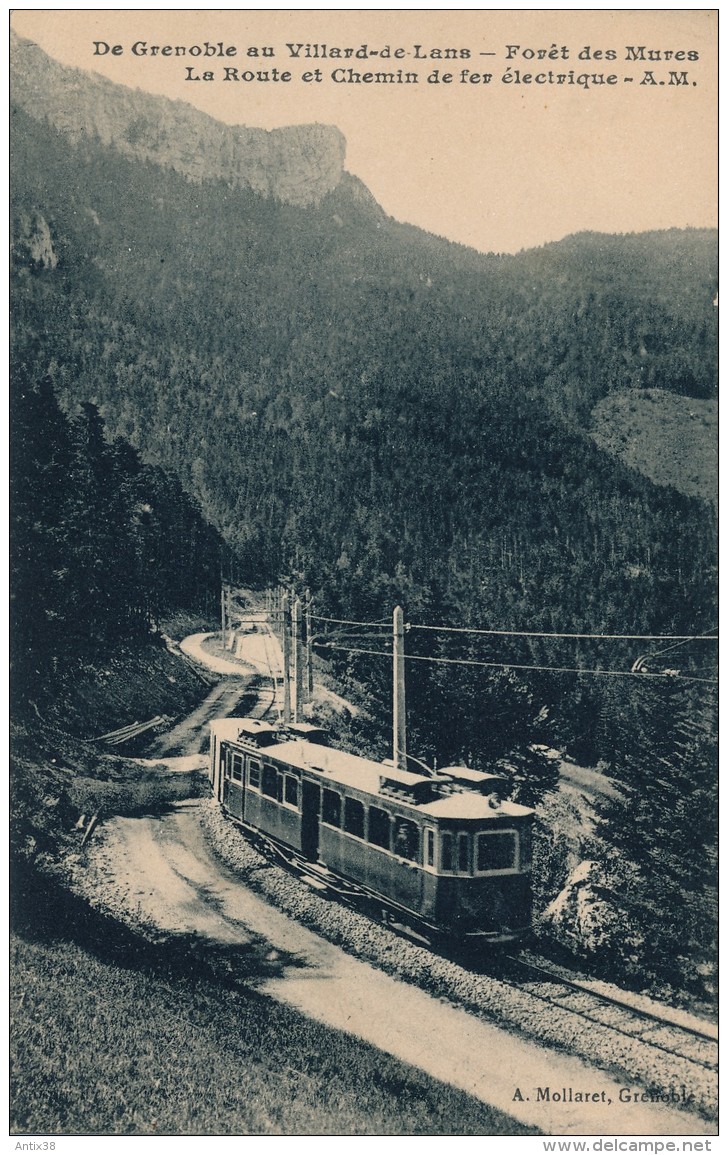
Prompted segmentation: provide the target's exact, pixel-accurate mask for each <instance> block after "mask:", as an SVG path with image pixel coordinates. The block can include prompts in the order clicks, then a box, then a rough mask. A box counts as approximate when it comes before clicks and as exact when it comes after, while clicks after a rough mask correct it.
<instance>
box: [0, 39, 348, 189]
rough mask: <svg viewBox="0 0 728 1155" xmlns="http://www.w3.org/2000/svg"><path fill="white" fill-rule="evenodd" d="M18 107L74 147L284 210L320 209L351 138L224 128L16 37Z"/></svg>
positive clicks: (327, 132)
mask: <svg viewBox="0 0 728 1155" xmlns="http://www.w3.org/2000/svg"><path fill="white" fill-rule="evenodd" d="M10 82H11V92H12V97H11V103H12V104H14V105H15V106H16V107H20V108H22V109H23V110H24V111H25V112H27V113H28V115H29V116H31V117H32V118H33V119H34V120H39V121H42V120H46V121H47V122H48V123H49V124H51V125H53V126H54V127H55V128H57V129H59V130H60V131H61V132H63V133H64V134H65V135H66V136H67V137H69V138H70V140H71V141H72V142H74V143H79V141H81V140H83V139H84V138H85V137H91V138H94V137H95V138H97V139H98V140H99V142H100V143H102V144H105V145H112V146H113V147H115V148H116V149H118V151H119V152H121V153H122V154H123V155H126V156H129V157H134V158H137V159H139V160H146V161H151V162H152V163H154V164H158V165H159V166H160V167H162V168H167V169H173V170H175V171H177V172H181V173H183V174H184V175H185V176H187V177H188V179H190V180H192V181H195V182H196V183H201V182H203V181H212V180H222V181H224V182H225V183H226V184H228V185H229V187H230V188H233V189H236V188H249V189H251V190H252V191H254V192H256V193H258V194H259V195H261V196H264V197H272V198H274V199H276V200H279V201H281V202H282V203H284V204H291V205H300V206H307V205H311V204H317V203H318V202H319V201H321V199H322V198H323V197H324V196H326V194H327V193H329V192H331V191H333V190H334V189H335V188H336V187H337V186H338V184H339V183H340V182H341V180H342V175H343V173H344V159H345V155H346V141H345V139H344V136H343V134H342V133H341V132H340V131H339V129H338V128H336V127H334V126H333V125H322V124H310V125H293V126H290V127H287V128H276V129H270V130H268V129H263V128H247V127H244V126H242V125H226V124H223V123H222V121H219V120H215V119H214V117H211V116H208V115H207V114H206V113H204V112H201V111H199V110H198V109H196V108H194V107H193V106H192V105H190V104H186V103H185V102H184V101H174V100H170V99H169V98H168V97H165V96H154V95H151V94H149V93H145V92H141V91H140V90H139V89H131V88H127V87H125V86H124V85H121V84H116V83H115V82H114V81H111V80H107V79H106V78H104V77H101V76H96V75H95V74H94V73H91V72H87V71H85V70H82V69H78V68H68V67H66V66H65V65H62V64H59V63H58V62H57V61H55V60H53V59H52V58H51V57H50V56H48V55H47V54H46V53H45V52H43V50H42V49H41V48H40V47H39V46H38V45H37V44H35V43H34V42H33V41H31V40H26V39H24V38H22V37H20V36H18V35H17V34H16V33H14V32H11V51H10Z"/></svg>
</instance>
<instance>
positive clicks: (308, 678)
mask: <svg viewBox="0 0 728 1155" xmlns="http://www.w3.org/2000/svg"><path fill="white" fill-rule="evenodd" d="M305 616H306V670H305V675H304V679H303V700H304V702H310V701H311V700H312V699H313V661H312V657H313V655H312V653H311V591H310V590H306V610H305Z"/></svg>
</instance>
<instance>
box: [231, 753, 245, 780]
mask: <svg viewBox="0 0 728 1155" xmlns="http://www.w3.org/2000/svg"><path fill="white" fill-rule="evenodd" d="M230 777H231V778H232V780H233V782H242V780H243V759H242V756H241V755H240V754H233V764H232V767H231V769H230Z"/></svg>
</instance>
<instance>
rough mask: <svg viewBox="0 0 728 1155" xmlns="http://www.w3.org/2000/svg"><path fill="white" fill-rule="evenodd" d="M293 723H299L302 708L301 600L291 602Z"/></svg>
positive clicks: (296, 599)
mask: <svg viewBox="0 0 728 1155" xmlns="http://www.w3.org/2000/svg"><path fill="white" fill-rule="evenodd" d="M293 686H294V690H293V721H294V722H300V721H301V715H302V706H303V645H302V638H301V599H300V598H295V599H294V602H293Z"/></svg>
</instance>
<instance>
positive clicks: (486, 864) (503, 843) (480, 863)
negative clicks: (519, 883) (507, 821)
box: [476, 830, 516, 871]
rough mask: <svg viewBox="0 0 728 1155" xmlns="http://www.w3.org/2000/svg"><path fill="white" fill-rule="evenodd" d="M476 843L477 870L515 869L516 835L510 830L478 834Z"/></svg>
mask: <svg viewBox="0 0 728 1155" xmlns="http://www.w3.org/2000/svg"><path fill="white" fill-rule="evenodd" d="M476 841H477V858H476V863H477V869H478V870H481V871H485V870H515V869H516V835H515V833H514V832H513V831H512V830H493V831H489V832H488V833H487V834H479V835H478V837H477V840H476Z"/></svg>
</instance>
